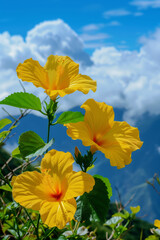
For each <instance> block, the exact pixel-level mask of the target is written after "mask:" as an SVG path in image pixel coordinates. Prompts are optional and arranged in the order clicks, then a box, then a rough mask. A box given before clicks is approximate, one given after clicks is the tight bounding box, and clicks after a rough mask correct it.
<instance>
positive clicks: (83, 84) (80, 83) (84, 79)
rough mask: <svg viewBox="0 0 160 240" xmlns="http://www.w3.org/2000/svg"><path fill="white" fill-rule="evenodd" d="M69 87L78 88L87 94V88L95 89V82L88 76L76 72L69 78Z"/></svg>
mask: <svg viewBox="0 0 160 240" xmlns="http://www.w3.org/2000/svg"><path fill="white" fill-rule="evenodd" d="M69 87H70V88H71V89H74V91H76V90H78V91H81V92H83V93H84V94H87V93H88V92H89V90H92V91H93V92H95V91H96V89H97V82H96V81H93V80H92V78H90V77H89V76H86V75H82V74H78V75H77V76H76V77H75V78H73V79H72V80H71V82H70V86H69Z"/></svg>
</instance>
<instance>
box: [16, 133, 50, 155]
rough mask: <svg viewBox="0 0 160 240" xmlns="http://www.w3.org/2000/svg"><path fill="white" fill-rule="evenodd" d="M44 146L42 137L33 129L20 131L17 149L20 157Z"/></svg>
mask: <svg viewBox="0 0 160 240" xmlns="http://www.w3.org/2000/svg"><path fill="white" fill-rule="evenodd" d="M44 146H45V142H44V141H43V139H42V138H41V137H40V136H39V135H38V134H37V133H35V132H33V131H27V132H25V133H22V134H21V136H20V137H19V150H20V153H21V155H22V157H26V156H28V155H30V154H33V153H35V152H36V151H37V150H39V149H40V148H43V147H44Z"/></svg>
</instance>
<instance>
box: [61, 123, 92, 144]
mask: <svg viewBox="0 0 160 240" xmlns="http://www.w3.org/2000/svg"><path fill="white" fill-rule="evenodd" d="M64 126H66V127H67V128H68V129H67V134H68V136H70V137H71V138H72V139H73V140H76V139H81V140H82V143H83V145H84V146H90V145H92V143H93V142H92V138H93V133H92V131H91V129H90V128H89V127H88V126H87V125H86V123H85V122H78V123H69V124H64Z"/></svg>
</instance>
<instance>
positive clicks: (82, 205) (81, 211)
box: [75, 193, 92, 222]
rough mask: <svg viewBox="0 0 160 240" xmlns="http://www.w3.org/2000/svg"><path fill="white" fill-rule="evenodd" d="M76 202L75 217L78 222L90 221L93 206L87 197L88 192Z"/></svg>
mask: <svg viewBox="0 0 160 240" xmlns="http://www.w3.org/2000/svg"><path fill="white" fill-rule="evenodd" d="M76 202H77V211H76V213H75V219H76V220H78V222H83V221H88V220H89V219H90V216H91V214H92V208H91V206H90V203H89V200H88V198H87V193H84V194H83V196H81V197H79V198H78V199H77V200H76Z"/></svg>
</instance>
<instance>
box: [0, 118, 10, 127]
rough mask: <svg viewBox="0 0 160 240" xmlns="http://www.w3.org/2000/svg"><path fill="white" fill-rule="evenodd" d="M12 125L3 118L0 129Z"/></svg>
mask: <svg viewBox="0 0 160 240" xmlns="http://www.w3.org/2000/svg"><path fill="white" fill-rule="evenodd" d="M10 123H12V121H11V120H10V119H8V118H4V119H2V120H0V129H2V128H4V127H5V126H6V125H8V124H10Z"/></svg>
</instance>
